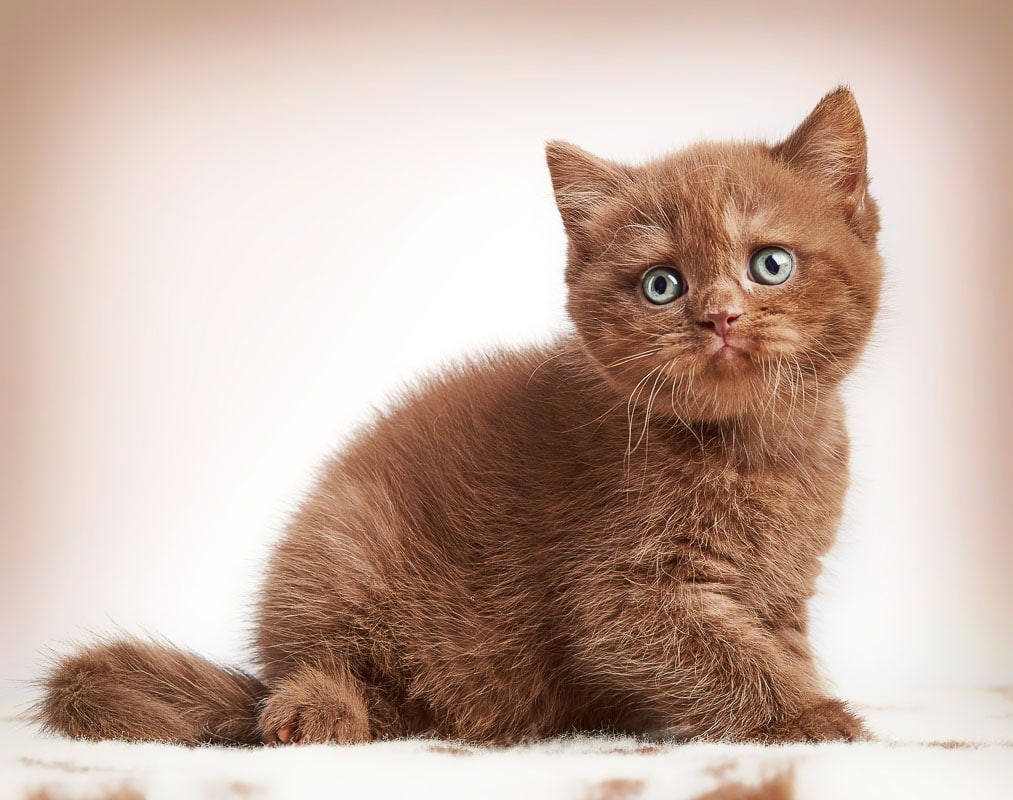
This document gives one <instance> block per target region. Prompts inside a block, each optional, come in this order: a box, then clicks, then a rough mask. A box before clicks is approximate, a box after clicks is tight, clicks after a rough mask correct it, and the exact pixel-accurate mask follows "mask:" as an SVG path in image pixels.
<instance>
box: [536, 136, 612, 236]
mask: <svg viewBox="0 0 1013 800" xmlns="http://www.w3.org/2000/svg"><path fill="white" fill-rule="evenodd" d="M545 160H546V162H547V163H548V165H549V175H550V176H551V178H552V188H553V191H554V192H555V194H556V205H557V206H558V208H559V214H560V216H561V217H562V218H563V225H564V226H565V227H566V230H567V232H568V233H569V234H570V236H577V235H579V234H580V233H581V232H582V231H583V230H584V227H585V226H586V224H587V222H588V220H590V219H591V217H592V215H593V214H594V211H595V209H596V208H598V207H599V206H601V205H602V204H603V203H605V202H606V201H607V200H608V199H609V198H610V197H614V196H615V194H616V192H617V191H618V190H619V189H620V188H621V187H622V186H623V185H624V184H625V183H626V182H627V181H628V180H629V175H628V173H627V172H626V170H625V169H624V168H623V167H621V166H619V165H618V164H613V163H611V162H608V161H605V160H603V159H600V158H598V157H597V156H593V155H591V154H590V153H588V152H587V151H586V150H582V149H581V148H579V147H577V146H576V145H572V144H569V143H568V142H561V141H551V142H548V143H546V145H545Z"/></svg>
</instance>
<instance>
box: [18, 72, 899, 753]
mask: <svg viewBox="0 0 1013 800" xmlns="http://www.w3.org/2000/svg"><path fill="white" fill-rule="evenodd" d="M547 156H548V164H549V171H550V173H551V177H552V184H553V187H554V189H555V195H556V200H557V203H558V206H559V210H560V213H561V215H562V219H563V223H564V226H565V229H566V233H567V236H568V238H569V256H568V263H567V267H566V282H567V286H568V292H569V299H568V310H569V315H570V318H571V319H572V322H573V327H574V329H575V330H574V332H573V333H572V334H570V335H567V336H565V337H563V338H560V339H559V340H558V341H557V342H556V343H555V344H553V345H552V346H549V347H545V348H541V349H531V350H528V351H523V352H500V353H494V354H490V355H488V356H486V357H484V358H480V359H476V360H475V361H473V362H470V363H467V364H463V365H461V366H459V367H458V368H456V369H454V370H450V371H447V372H444V373H442V374H439V375H436V376H435V377H432V378H431V379H429V380H428V382H426V383H425V384H424V386H423V387H422V388H421V389H419V390H417V391H415V392H414V393H413V394H411V395H410V396H408V397H406V398H405V399H403V400H402V401H401V403H400V404H399V405H398V407H397V408H395V409H394V410H393V411H390V412H389V413H386V414H384V415H382V417H380V418H379V419H377V420H376V421H375V422H374V423H373V424H372V425H371V426H370V427H369V428H368V429H367V430H365V431H363V432H361V433H360V435H359V436H358V437H357V439H356V440H355V441H354V442H353V443H352V445H351V446H350V447H348V448H347V449H346V450H345V451H344V452H342V453H340V454H338V455H337V456H335V457H334V458H333V459H332V460H331V461H330V462H329V463H328V464H327V465H326V466H325V468H324V470H323V473H322V476H321V477H320V480H319V483H318V484H317V486H316V488H315V490H314V491H313V492H312V493H311V495H310V496H309V497H308V499H307V500H306V501H305V502H304V503H303V504H302V507H301V510H300V511H299V512H298V513H297V514H296V516H295V518H294V519H293V520H292V522H291V524H290V525H289V526H288V529H287V530H286V532H285V534H284V536H283V537H282V539H281V541H280V542H279V543H278V545H277V547H276V548H275V550H274V553H273V556H272V557H271V559H270V562H269V563H268V565H267V570H266V579H265V581H264V586H263V589H262V591H261V593H260V595H259V601H258V613H257V621H256V633H255V641H254V652H255V656H256V662H257V664H258V665H259V669H258V672H257V676H256V677H254V676H252V675H247V674H245V673H243V672H240V671H237V670H232V669H223V668H221V667H218V666H216V665H214V664H212V663H210V662H209V661H207V660H205V659H203V658H201V657H200V656H197V655H195V654H192V653H188V652H184V651H180V650H177V649H174V648H172V647H170V646H168V645H165V644H161V643H152V642H144V641H139V640H132V639H124V640H117V641H104V642H99V643H95V644H92V645H90V646H87V647H85V648H84V649H82V650H80V651H78V652H77V653H76V654H74V655H71V656H69V657H66V658H64V659H62V660H60V661H59V662H58V663H57V664H55V665H54V667H53V668H52V670H51V671H50V672H49V673H48V675H47V676H46V677H45V678H44V679H43V681H42V684H43V687H44V696H43V697H42V699H41V700H40V702H39V704H38V707H37V710H38V714H39V718H40V720H41V721H42V723H43V724H44V726H45V727H46V728H48V729H50V730H53V731H59V732H61V733H64V734H68V735H70V736H75V737H84V738H89V739H104V738H115V739H127V740H159V741H168V742H177V743H181V744H196V743H199V742H216V743H247V744H259V743H275V742H324V741H332V742H362V741H366V740H372V739H378V738H384V737H398V736H414V735H437V736H443V737H452V738H455V739H462V740H468V741H475V742H492V743H510V742H517V741H519V740H523V739H526V738H529V737H541V736H551V735H554V734H559V733H562V732H566V731H575V730H585V731H587V730H609V731H625V732H632V733H640V734H657V735H663V736H671V737H703V738H708V739H724V740H731V741H741V740H755V741H763V742H781V741H797V740H814V741H823V740H833V739H843V740H851V739H857V738H863V737H864V736H866V733H865V729H864V728H863V725H862V722H861V721H860V720H859V719H858V718H857V717H856V716H855V715H854V714H853V713H851V712H850V711H849V710H848V709H847V708H846V707H845V705H844V704H843V703H842V702H840V701H839V700H836V699H833V698H831V697H829V696H828V695H827V694H826V693H825V691H824V689H823V688H821V680H820V676H819V674H818V670H817V668H816V666H815V664H814V661H813V655H812V652H811V650H810V646H809V643H808V640H807V630H806V628H807V619H806V601H807V599H808V598H809V597H810V596H811V595H812V594H813V591H814V583H815V580H816V576H817V573H818V572H819V568H820V563H819V559H820V556H822V555H823V554H824V553H826V552H827V550H828V548H829V547H830V546H831V544H832V542H833V539H834V534H835V529H836V528H837V526H838V523H839V521H840V517H841V508H842V503H843V499H844V494H845V488H846V486H847V482H848V475H847V463H848V438H847V433H846V431H845V427H844V412H843V408H842V404H841V399H840V395H839V385H840V383H841V381H842V379H843V378H844V377H845V376H846V375H847V374H848V372H849V371H850V370H851V369H852V367H853V366H854V364H855V362H856V360H857V359H858V357H859V354H860V352H861V350H862V348H863V346H864V344H865V342H866V340H867V338H868V336H869V333H870V328H871V326H872V324H873V318H874V316H875V312H876V307H877V303H878V297H879V290H880V282H881V274H882V267H881V261H880V257H879V255H878V254H877V252H876V235H877V232H878V229H879V220H878V214H877V210H876V205H875V203H874V202H873V200H872V199H871V198H870V197H869V196H868V195H867V194H866V186H867V182H868V181H867V176H866V145H865V132H864V128H863V125H862V120H861V116H860V114H859V111H858V107H857V106H856V104H855V101H854V99H853V97H852V95H851V93H850V92H849V91H847V90H846V89H838V90H836V91H834V92H832V93H831V94H829V95H827V96H826V97H825V98H824V99H823V100H822V101H821V102H820V103H819V105H818V106H817V107H816V109H815V110H814V111H813V112H812V113H811V114H810V115H809V117H808V118H807V119H806V120H805V121H804V122H803V123H802V125H801V126H800V127H799V128H798V129H797V130H796V131H795V132H794V133H792V134H791V136H789V137H788V138H787V139H786V140H785V141H783V142H781V143H779V144H776V145H773V146H769V145H766V144H763V143H735V144H715V143H702V144H697V145H695V146H693V147H690V148H688V149H686V150H683V151H681V152H678V153H676V154H674V155H671V156H668V157H666V158H662V159H660V160H657V161H654V162H651V163H648V164H645V165H643V166H628V165H625V164H618V163H614V162H610V161H604V160H602V159H599V158H596V157H594V156H592V155H590V154H588V153H586V152H584V151H582V150H580V149H578V148H577V147H574V146H572V145H569V144H564V143H561V142H552V143H550V144H549V145H548V147H547Z"/></svg>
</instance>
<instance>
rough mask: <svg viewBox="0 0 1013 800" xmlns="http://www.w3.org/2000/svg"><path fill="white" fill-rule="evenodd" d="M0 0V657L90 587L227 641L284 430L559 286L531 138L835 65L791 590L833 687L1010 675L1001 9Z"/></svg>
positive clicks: (742, 128)
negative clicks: (811, 550) (835, 182)
mask: <svg viewBox="0 0 1013 800" xmlns="http://www.w3.org/2000/svg"><path fill="white" fill-rule="evenodd" d="M377 9H378V10H373V11H363V10H355V9H353V7H352V6H350V5H349V6H344V5H341V4H336V5H335V4H330V5H327V4H287V5H286V4H281V3H279V4H277V5H273V6H272V5H265V4H254V5H249V6H248V5H245V4H240V3H227V2H214V3H181V4H135V5H131V4H126V3H124V4H116V3H94V2H83V3H53V2H39V3H7V4H5V5H3V6H0V15H2V17H0V36H2V37H3V41H2V42H0V45H2V46H0V53H2V56H0V58H2V59H3V61H2V62H0V63H2V85H0V92H2V98H3V105H2V108H3V109H4V119H3V123H2V125H3V127H2V134H0V135H2V138H0V175H2V176H3V179H2V181H0V226H2V227H0V236H2V239H0V244H2V247H3V250H2V251H0V259H2V260H0V263H2V268H3V279H2V287H0V314H2V326H3V330H2V333H3V342H4V353H3V361H2V364H0V378H2V380H3V382H4V383H3V397H2V402H3V407H2V418H0V435H2V437H3V439H2V441H3V448H2V451H3V458H4V461H3V465H2V468H3V473H2V478H3V480H2V490H3V495H2V503H3V505H2V511H3V518H2V520H0V524H2V539H0V547H2V550H0V558H2V561H0V570H2V574H0V593H2V597H0V600H2V602H0V608H2V611H0V621H2V640H0V641H2V648H0V695H2V697H3V699H4V702H16V701H19V700H23V699H24V697H25V696H26V692H27V689H26V687H25V686H24V684H22V683H21V682H20V681H22V680H24V679H29V678H31V677H32V676H33V675H34V674H35V673H36V672H37V669H38V665H39V663H40V656H39V653H40V651H41V650H42V649H43V648H44V647H45V646H47V645H50V644H53V643H61V642H67V641H70V640H73V639H75V638H80V637H81V636H84V635H86V634H87V631H89V630H93V631H98V632H107V631H110V630H112V629H113V628H114V626H122V627H124V628H126V629H128V630H145V629H146V630H151V631H158V632H161V633H164V634H166V635H168V636H169V637H171V638H173V639H174V640H177V641H180V642H182V643H186V644H189V645H191V646H194V647H197V648H199V649H201V650H204V651H205V652H208V653H210V654H211V655H214V656H216V657H220V658H226V659H239V658H241V657H242V643H243V638H244V635H245V627H244V626H245V624H246V619H247V615H246V606H247V605H248V602H249V600H250V598H251V596H252V593H253V591H254V589H255V586H256V583H257V575H258V564H259V563H260V561H261V559H262V558H263V555H264V553H265V551H266V548H267V547H268V545H269V543H270V542H271V540H272V539H273V537H274V536H276V535H277V532H278V530H279V529H280V527H281V525H282V524H283V523H284V519H285V515H286V514H287V513H288V512H289V511H290V510H291V508H292V506H293V504H294V503H295V502H297V501H298V499H299V497H300V496H301V493H302V492H303V491H304V490H305V488H306V487H307V485H308V483H309V481H310V480H311V479H312V475H313V470H314V468H315V465H316V464H317V463H318V462H319V460H320V458H321V457H322V456H323V455H324V454H325V453H326V452H327V451H328V450H330V449H331V448H332V447H334V446H336V445H337V444H338V443H339V442H340V440H341V438H342V437H343V436H345V435H347V434H348V432H349V431H350V430H351V429H352V428H353V426H354V425H355V424H356V422H358V421H361V420H362V419H364V418H365V417H366V416H367V415H368V413H369V411H370V409H371V408H372V407H373V406H374V405H382V402H383V399H384V397H386V396H389V394H390V392H391V391H393V390H395V389H396V388H397V387H398V386H399V385H401V384H402V383H403V382H404V381H405V380H407V379H409V378H410V377H411V376H413V375H418V374H419V373H421V372H425V371H427V370H429V369H432V368H433V367H434V366H435V365H438V364H439V363H441V362H443V361H445V360H447V359H448V358H452V357H454V356H456V355H459V354H461V353H465V352H469V351H472V352H473V351H476V350H480V349H481V348H483V347H488V346H490V345H491V344H494V343H518V342H524V341H531V340H533V339H540V338H545V337H547V336H549V335H550V334H551V332H552V331H553V330H558V329H559V328H560V327H561V325H562V324H563V318H562V314H561V306H562V299H563V286H562V282H561V278H560V269H561V264H562V258H563V250H564V242H563V235H562V230H561V226H560V224H559V222H558V220H557V217H556V215H555V210H554V207H553V204H552V198H551V192H550V189H549V183H548V177H547V174H546V172H545V169H544V166H543V162H542V152H541V148H542V144H543V142H544V140H545V139H547V138H566V139H571V140H573V141H576V142H577V143H579V144H581V145H582V146H585V147H587V148H588V149H591V150H594V151H597V152H599V153H601V154H602V155H606V156H611V157H616V158H628V159H631V160H636V159H642V158H646V157H649V156H651V155H655V154H659V153H661V152H664V151H665V150H668V149H671V148H674V147H677V146H680V145H683V144H686V143H688V142H691V141H693V140H695V139H697V138H701V137H712V138H750V137H765V138H775V137H779V136H782V135H784V134H786V133H787V132H788V131H789V130H790V128H791V127H792V126H793V125H794V124H795V123H797V122H798V121H799V120H801V118H802V116H803V115H804V114H805V113H806V112H807V111H808V110H809V109H810V108H811V107H812V105H813V104H814V103H815V102H816V101H817V100H818V99H819V97H820V96H821V95H822V94H823V93H824V92H826V91H827V90H828V89H830V88H831V87H832V86H834V85H835V84H837V83H839V82H847V83H849V84H850V85H851V86H852V87H853V89H854V90H855V92H856V95H857V97H858V99H859V103H860V105H861V107H862V109H863V113H864V114H865V118H866V124H867V128H868V131H869V138H870V148H871V149H870V168H871V172H872V175H873V179H874V182H873V186H872V191H873V193H874V194H875V195H876V196H877V198H878V199H879V200H880V203H881V206H882V209H883V219H884V232H883V239H882V245H883V252H884V255H885V256H886V258H887V262H888V268H889V286H888V292H887V296H886V309H885V313H884V317H883V320H882V323H881V325H880V326H879V331H878V334H877V340H876V344H875V345H874V347H873V348H872V350H871V352H870V353H869V356H868V358H867V359H866V362H865V364H864V366H863V367H862V369H861V370H860V372H859V373H858V374H857V375H856V376H855V377H854V378H853V380H852V381H851V384H850V388H849V391H848V397H849V407H850V409H851V419H852V429H853V433H854V440H855V457H854V472H855V480H854V489H853V492H852V494H851V497H850V501H849V507H848V514H847V521H846V525H845V529H844V531H843V532H842V541H841V545H840V546H839V548H838V549H837V550H836V551H835V553H834V554H833V556H832V557H831V558H830V559H829V560H828V567H829V569H828V573H827V576H826V579H825V580H824V581H823V594H822V595H821V597H820V598H819V600H818V601H817V602H816V603H815V606H814V619H815V622H814V624H815V630H814V635H815V636H816V638H817V644H818V647H819V649H820V652H821V653H822V655H823V658H824V661H825V663H826V666H827V668H828V671H829V672H830V674H831V675H832V677H833V678H834V680H835V681H836V682H837V683H838V684H839V685H840V687H841V688H842V690H844V691H848V690H849V689H857V688H858V687H861V686H863V685H869V684H876V685H880V686H885V687H889V686H897V685H911V684H923V685H932V684H949V685H983V684H996V683H1008V682H1009V681H1010V679H1011V678H1013V652H1011V648H1010V642H1011V640H1013V636H1011V633H1013V630H1011V622H1013V617H1011V611H1010V609H1011V608H1013V602H1011V601H1013V596H1011V591H1010V565H1011V545H1010V528H1009V524H1008V519H1009V514H1010V510H1011V503H1010V496H1011V495H1010V488H1011V487H1010V480H1009V475H1010V467H1011V465H1013V459H1011V457H1010V452H1011V445H1013V441H1011V436H1010V426H1009V424H1008V421H1007V413H1008V407H1009V400H1010V367H1011V364H1013V359H1011V356H1013V353H1011V347H1010V344H1009V342H1010V336H1011V329H1010V323H1009V321H1008V314H1007V308H1006V306H1007V304H1008V302H1009V300H1010V298H1011V292H1010V288H1011V286H1010V277H1009V267H1008V261H1009V256H1008V254H1009V252H1010V244H1011V242H1010V234H1009V228H1008V224H1009V219H1010V205H1009V191H1008V186H1009V185H1010V179H1011V177H1013V176H1011V175H1010V153H1009V145H1008V143H1009V141H1010V140H1011V131H1010V119H1011V117H1010V103H1009V92H1008V88H1007V87H1006V85H1005V84H1006V80H1007V79H1008V76H1009V74H1010V67H1011V64H1010V58H1009V55H1008V54H1009V52H1010V46H1011V37H1010V24H1009V22H1010V16H1009V11H1008V10H1006V9H1005V8H1000V6H999V5H998V4H991V3H981V4H976V3H973V2H972V3H963V4H960V5H959V7H957V6H954V7H947V6H944V5H938V4H928V5H927V4H914V3H912V4H910V5H909V6H901V5H897V4H893V5H892V6H891V7H889V8H882V7H880V6H879V5H878V4H871V3H870V4H866V5H862V4H857V5H856V4H848V9H849V10H848V11H845V10H843V9H842V10H834V9H821V10H818V11H817V10H812V9H809V8H808V7H807V6H803V5H798V6H793V5H789V4H776V3H775V4H773V5H771V4H762V5H761V4H756V3H745V2H741V3H712V4H706V5H704V4H693V5H686V6H680V5H679V4H654V5H638V4H636V3H622V4H614V5H611V4H607V3H590V4H589V3H572V4H564V3H557V4H552V3H549V4H545V3H541V4H524V3H500V4H496V5H487V6H483V7H482V9H481V10H479V9H477V8H473V7H472V6H471V5H470V4H465V3H459V4H448V3H437V4H426V5H425V6H423V5H422V4H408V3H404V4H400V5H398V4H394V5H384V6H382V10H379V7H377Z"/></svg>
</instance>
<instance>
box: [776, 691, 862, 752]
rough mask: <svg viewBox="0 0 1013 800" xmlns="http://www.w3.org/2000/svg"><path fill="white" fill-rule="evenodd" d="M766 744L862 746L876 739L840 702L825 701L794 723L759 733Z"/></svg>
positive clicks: (784, 723) (788, 721)
mask: <svg viewBox="0 0 1013 800" xmlns="http://www.w3.org/2000/svg"><path fill="white" fill-rule="evenodd" d="M757 738H759V739H761V740H763V741H765V742H771V743H774V742H858V741H867V740H869V739H871V738H872V735H871V734H870V733H869V731H868V730H867V729H866V727H865V724H864V723H863V722H862V720H861V719H860V718H859V717H857V716H856V715H855V714H853V713H851V711H849V710H848V708H847V706H846V705H845V704H844V703H843V702H841V701H840V700H831V699H826V700H821V701H820V702H818V703H816V704H815V705H813V706H810V707H809V708H807V709H805V710H804V711H802V712H801V713H799V714H796V715H795V716H794V717H792V718H791V719H788V720H785V721H783V722H777V723H773V724H771V725H768V726H767V727H765V728H764V729H763V730H762V731H760V732H759V736H758V737H757Z"/></svg>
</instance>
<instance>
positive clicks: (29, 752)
mask: <svg viewBox="0 0 1013 800" xmlns="http://www.w3.org/2000/svg"><path fill="white" fill-rule="evenodd" d="M854 705H855V707H856V708H858V710H859V711H860V712H861V713H862V714H863V715H864V716H865V718H866V719H867V721H868V723H869V725H870V727H871V729H872V730H873V731H874V733H875V734H876V736H877V739H878V741H875V742H868V743H861V744H827V745H790V746H777V747H763V746H757V745H741V744H740V745H732V744H704V743H690V744H648V743H645V742H642V741H637V740H634V739H629V738H614V737H611V738H607V737H576V738H567V739H559V740H553V741H549V742H544V743H539V744H535V745H526V746H521V747H511V748H481V747H470V746H464V745H459V744H455V743H451V742H442V741H434V740H418V739H416V740H408V741H392V742H380V743H375V744H367V745H356V746H348V747H341V746H333V745H310V746H298V747H296V746H289V747H274V748H251V749H226V748H214V747H201V748H195V749H188V748H183V747H173V746H169V745H160V744H124V743H122V742H99V743H88V742H76V741H68V740H65V739H60V738H55V737H48V736H44V735H42V734H40V733H39V732H38V731H37V730H36V729H35V728H34V727H33V726H31V725H28V724H26V723H24V722H21V721H19V720H18V719H17V718H15V717H8V718H6V719H2V720H0V798H3V799H4V800H6V798H11V800H142V799H143V800H181V798H198V799H200V800H205V799H206V800H214V799H215V798H236V799H240V798H254V799H255V800H257V799H260V798H263V799H264V800H267V799H268V798H323V797H327V798H332V797H333V798H360V797H362V798H387V797H390V798H411V800H422V798H439V799H440V800H449V799H450V798H469V800H470V799H471V798H476V799H479V800H484V799H485V798H489V800H497V799H498V798H503V800H506V799H507V798H509V800H541V798H546V800H549V799H551V800H683V798H685V799H686V800H796V799H797V800H809V798H812V799H813V800H817V799H818V800H836V798H841V800H844V799H845V798H847V800H854V799H855V798H863V800H868V799H869V798H890V800H895V799H896V798H906V797H911V798H918V800H926V798H937V797H938V798H948V799H952V800H955V799H956V798H973V799H974V800H985V799H986V798H1013V689H998V690H995V689H993V690H976V691H968V690H965V691H946V692H938V691H937V692H913V691H912V692H905V693H903V694H901V693H897V692H893V693H891V694H889V695H883V696H873V695H871V694H870V695H866V696H865V697H863V698H855V702H854Z"/></svg>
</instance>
